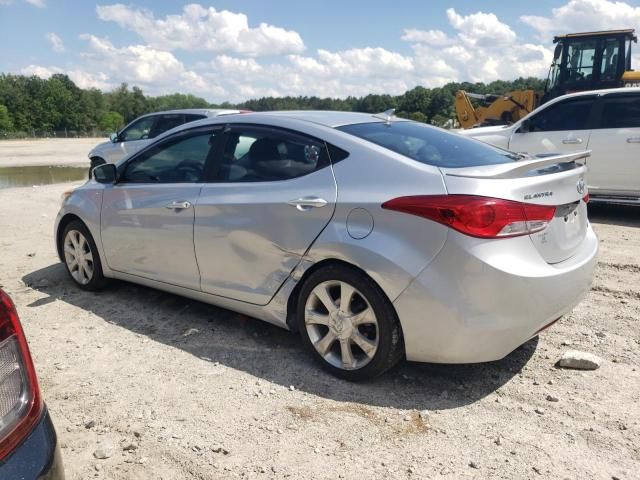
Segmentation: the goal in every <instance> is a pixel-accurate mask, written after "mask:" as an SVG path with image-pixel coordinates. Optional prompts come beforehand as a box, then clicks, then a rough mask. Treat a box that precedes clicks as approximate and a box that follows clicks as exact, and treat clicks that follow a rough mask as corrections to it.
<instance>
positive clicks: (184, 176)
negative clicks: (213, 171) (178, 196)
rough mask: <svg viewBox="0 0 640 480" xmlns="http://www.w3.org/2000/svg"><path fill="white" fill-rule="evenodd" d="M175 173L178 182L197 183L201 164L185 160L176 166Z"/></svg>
mask: <svg viewBox="0 0 640 480" xmlns="http://www.w3.org/2000/svg"><path fill="white" fill-rule="evenodd" d="M176 172H177V173H178V177H179V178H180V180H185V181H187V182H197V181H198V180H200V176H201V175H202V164H201V163H200V162H196V161H195V160H190V159H188V158H187V159H185V160H183V161H182V162H180V163H179V164H178V166H177V167H176Z"/></svg>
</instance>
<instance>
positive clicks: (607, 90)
mask: <svg viewBox="0 0 640 480" xmlns="http://www.w3.org/2000/svg"><path fill="white" fill-rule="evenodd" d="M609 93H640V87H618V88H604V89H601V90H585V91H584V92H574V93H567V94H566V95H561V96H559V97H556V98H554V99H553V100H551V101H550V102H549V103H551V102H554V103H555V102H556V101H558V100H560V99H564V98H570V97H581V96H583V95H607V94H609Z"/></svg>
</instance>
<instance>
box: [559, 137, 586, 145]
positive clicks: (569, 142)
mask: <svg viewBox="0 0 640 480" xmlns="http://www.w3.org/2000/svg"><path fill="white" fill-rule="evenodd" d="M562 143H564V144H565V145H575V144H577V143H582V139H581V138H565V139H564V140H562Z"/></svg>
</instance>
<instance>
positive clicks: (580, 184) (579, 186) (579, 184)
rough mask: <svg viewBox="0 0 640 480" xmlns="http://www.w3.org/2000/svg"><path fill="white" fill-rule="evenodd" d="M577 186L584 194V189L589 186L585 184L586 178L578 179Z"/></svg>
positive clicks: (579, 191)
mask: <svg viewBox="0 0 640 480" xmlns="http://www.w3.org/2000/svg"><path fill="white" fill-rule="evenodd" d="M576 188H577V189H578V193H579V194H580V195H582V194H583V193H584V191H585V190H586V189H587V186H586V185H585V183H584V180H583V179H582V178H581V179H580V180H578V184H577V185H576Z"/></svg>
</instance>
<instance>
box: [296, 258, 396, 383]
mask: <svg viewBox="0 0 640 480" xmlns="http://www.w3.org/2000/svg"><path fill="white" fill-rule="evenodd" d="M325 293H326V295H325ZM299 295H300V296H299V297H298V304H297V309H296V320H297V322H298V328H299V329H300V333H301V336H302V340H303V343H304V344H305V345H306V347H307V348H308V349H309V350H310V351H311V352H312V355H313V356H314V358H315V359H316V360H317V361H318V362H320V364H321V365H322V367H323V368H324V369H325V370H327V371H329V372H330V373H332V374H333V375H335V376H337V377H340V378H343V379H345V380H350V381H361V380H368V379H371V378H375V377H377V376H379V375H382V374H383V373H384V372H386V371H387V370H389V369H391V368H392V367H393V366H395V365H396V364H397V363H398V362H399V361H400V359H401V358H402V357H403V355H404V343H403V340H402V329H401V328H400V322H399V321H398V317H397V315H396V312H395V309H394V308H393V305H392V304H391V302H390V301H389V299H388V298H387V296H386V295H385V294H384V292H383V291H382V290H381V289H380V287H379V286H378V285H377V284H376V283H375V282H374V281H373V280H372V279H371V278H369V277H368V276H366V275H365V274H364V273H362V272H360V271H358V270H356V269H354V268H350V267H348V266H344V265H329V266H327V267H324V268H321V269H319V270H317V271H315V272H313V273H312V274H311V275H310V276H309V277H308V278H307V279H306V280H305V281H304V284H303V285H302V287H301V288H300V294H299ZM343 295H344V297H345V299H350V302H349V306H348V307H347V308H346V309H343V308H341V303H342V299H341V297H342V296H343ZM327 305H328V306H327ZM333 337H335V338H333ZM349 353H350V354H349Z"/></svg>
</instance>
